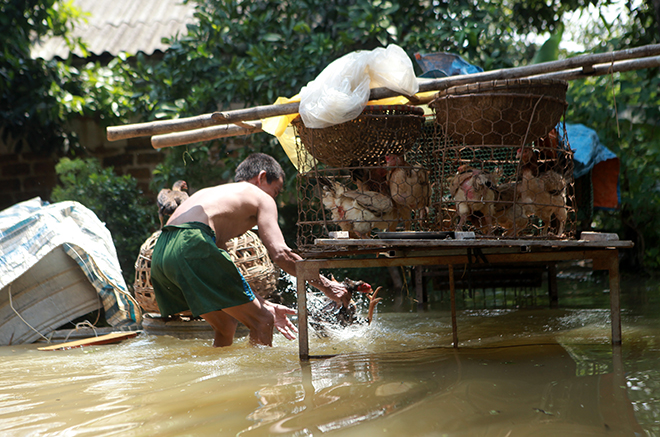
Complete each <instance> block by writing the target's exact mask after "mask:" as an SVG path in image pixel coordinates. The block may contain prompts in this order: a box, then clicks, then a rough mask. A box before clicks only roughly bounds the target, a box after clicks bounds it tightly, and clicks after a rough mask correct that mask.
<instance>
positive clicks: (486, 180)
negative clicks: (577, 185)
mask: <svg viewBox="0 0 660 437" xmlns="http://www.w3.org/2000/svg"><path fill="white" fill-rule="evenodd" d="M442 159H443V160H444V161H445V162H446V163H447V166H446V167H445V168H446V169H449V171H448V172H447V178H446V183H445V184H444V185H443V190H444V193H445V194H444V196H443V197H442V199H441V201H440V202H439V203H440V205H438V204H436V205H435V206H436V208H439V209H442V210H443V211H444V212H445V216H446V215H449V216H450V219H449V223H451V224H453V226H454V228H453V229H454V230H456V231H462V230H472V231H475V232H477V233H478V234H479V235H481V236H485V237H515V238H527V237H540V238H548V237H552V238H565V237H568V236H570V235H571V234H572V233H573V231H574V222H573V220H574V212H575V210H574V208H573V204H574V196H573V192H572V184H573V176H572V174H573V162H572V152H571V151H570V148H569V147H568V144H567V143H566V142H564V141H560V138H559V136H558V134H557V131H556V130H555V129H553V130H552V131H551V132H550V133H549V134H548V135H547V136H546V137H545V138H543V139H538V140H537V141H535V142H533V143H531V144H527V145H524V146H523V147H510V146H489V147H486V146H481V147H477V146H469V147H466V146H460V147H455V148H453V147H445V148H444V149H443V150H442ZM454 168H455V170H454ZM569 221H571V222H570V223H569ZM569 225H570V226H569ZM443 226H444V227H445V228H446V227H447V220H445V221H444V222H443Z"/></svg>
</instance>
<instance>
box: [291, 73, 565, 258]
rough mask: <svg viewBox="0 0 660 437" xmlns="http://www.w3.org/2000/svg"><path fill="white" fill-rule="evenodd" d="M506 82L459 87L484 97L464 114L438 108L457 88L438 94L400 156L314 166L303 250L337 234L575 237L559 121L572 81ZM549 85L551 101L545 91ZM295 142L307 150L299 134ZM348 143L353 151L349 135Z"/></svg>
mask: <svg viewBox="0 0 660 437" xmlns="http://www.w3.org/2000/svg"><path fill="white" fill-rule="evenodd" d="M505 85H507V84H500V83H495V84H492V83H491V84H488V86H485V85H482V86H479V87H474V86H473V87H463V88H464V89H466V90H469V91H470V92H473V91H475V90H481V91H483V92H484V93H485V94H487V95H486V96H485V97H484V99H482V100H483V101H481V102H478V100H472V103H471V104H469V105H467V106H466V107H465V108H464V109H463V113H460V114H459V113H458V112H457V111H458V109H457V108H454V109H453V110H452V111H450V113H446V112H442V111H437V110H436V108H438V107H439V106H442V104H444V103H445V102H444V101H443V100H442V99H443V98H444V97H445V96H450V97H451V98H452V99H453V97H454V96H455V95H456V92H455V91H452V90H451V89H450V90H446V91H445V92H442V93H438V95H437V96H436V99H435V100H434V102H433V103H434V104H431V105H430V107H431V108H433V110H434V113H433V114H432V115H430V116H427V117H426V122H425V123H423V124H422V125H421V127H420V130H419V133H417V134H416V141H415V143H414V144H413V145H412V146H411V147H409V148H407V149H405V150H404V151H402V152H397V151H394V152H392V151H391V150H390V151H387V152H384V153H381V154H379V155H373V156H371V157H370V159H369V160H368V161H367V162H357V163H356V162H353V163H351V164H350V165H332V164H328V163H324V162H317V163H316V165H314V166H313V167H312V169H311V170H310V171H308V172H306V173H303V174H299V175H298V178H297V188H298V223H297V224H298V241H297V244H298V248H299V249H300V250H301V251H303V252H314V251H319V250H321V249H319V248H317V247H316V246H315V243H314V242H315V240H316V239H317V238H328V237H329V236H330V235H331V234H330V233H331V232H332V231H340V230H341V231H347V232H348V233H349V236H350V237H351V238H374V237H378V236H381V235H383V234H382V232H383V231H384V232H387V233H390V232H397V231H413V232H414V231H421V232H440V233H443V234H444V233H446V232H447V231H449V232H451V231H473V232H475V235H476V237H477V238H498V239H499V238H526V239H559V238H561V239H567V238H573V237H574V236H575V227H576V224H575V223H576V218H575V215H576V209H575V194H574V187H573V185H574V181H573V154H572V152H571V149H570V146H569V143H568V138H567V135H566V130H565V127H564V125H563V123H562V121H563V117H564V112H565V108H566V103H565V101H564V100H562V95H563V96H565V91H566V88H567V84H566V83H565V82H563V81H549V82H547V81H546V82H538V81H532V82H530V81H524V80H523V81H521V80H516V81H513V82H512V83H511V84H510V85H511V87H510V88H507V87H506V86H505ZM525 87H527V88H525ZM544 87H547V88H549V89H550V91H548V95H546V94H539V93H543V92H544ZM528 88H529V89H528ZM484 90H487V92H486V91H484ZM493 90H496V92H493ZM562 90H563V91H562ZM481 91H480V92H481ZM512 91H513V92H512ZM532 92H533V93H536V94H531V93H532ZM562 93H563V94H562ZM493 94H497V96H496V97H493V96H492V95H493ZM493 102H494V103H493ZM445 107H446V106H445ZM511 108H514V109H511ZM438 112H440V117H439V116H438ZM466 112H467V113H468V115H465V113H466ZM539 114H540V116H539ZM468 117H471V118H472V120H471V121H470V126H471V127H470V128H469V129H468V128H466V127H465V125H466V123H464V122H461V123H462V127H460V129H462V130H460V132H459V129H458V128H457V126H458V123H457V120H464V121H465V120H466V119H467V118H468ZM448 120H449V122H450V123H453V126H448V124H447V121H448ZM484 120H485V121H484ZM484 126H487V127H486V128H484ZM450 132H451V134H450ZM457 132H458V133H457ZM297 140H298V141H299V144H300V146H304V143H305V140H306V139H305V138H304V137H303V136H300V135H298V138H297ZM466 140H467V141H469V142H470V143H468V142H466ZM343 142H344V143H346V144H351V142H352V138H351V137H350V136H345V137H344V138H343ZM308 149H309V148H305V149H303V148H302V147H299V150H308Z"/></svg>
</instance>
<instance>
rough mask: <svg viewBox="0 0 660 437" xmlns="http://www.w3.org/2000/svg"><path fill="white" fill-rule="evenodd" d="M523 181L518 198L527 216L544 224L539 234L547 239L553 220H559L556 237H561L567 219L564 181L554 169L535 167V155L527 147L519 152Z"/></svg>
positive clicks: (536, 155) (536, 160)
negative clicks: (553, 218)
mask: <svg viewBox="0 0 660 437" xmlns="http://www.w3.org/2000/svg"><path fill="white" fill-rule="evenodd" d="M517 156H518V158H519V159H520V162H521V164H522V167H521V173H522V180H521V181H520V184H519V187H518V196H519V200H520V203H521V204H522V205H523V209H524V212H525V214H526V215H527V216H529V217H531V216H536V217H538V218H539V219H541V221H542V222H543V227H542V229H541V235H542V236H547V235H548V230H549V228H550V223H551V220H552V217H553V216H554V217H555V218H556V219H557V221H558V223H559V224H558V226H557V234H556V235H557V236H558V237H561V236H562V235H563V234H564V228H565V225H566V219H567V218H568V213H567V211H566V185H567V184H566V179H565V178H564V176H562V175H561V174H559V173H558V172H556V171H554V170H542V169H541V168H539V165H538V152H536V151H534V150H533V149H531V148H529V147H526V148H524V149H519V150H518V154H517Z"/></svg>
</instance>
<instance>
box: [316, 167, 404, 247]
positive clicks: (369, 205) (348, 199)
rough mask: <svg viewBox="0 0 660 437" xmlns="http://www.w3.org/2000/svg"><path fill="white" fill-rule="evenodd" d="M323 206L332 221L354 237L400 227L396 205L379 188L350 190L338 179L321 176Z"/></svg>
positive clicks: (366, 235)
mask: <svg viewBox="0 0 660 437" xmlns="http://www.w3.org/2000/svg"><path fill="white" fill-rule="evenodd" d="M320 181H321V184H322V185H323V198H322V201H323V205H324V206H325V207H326V208H327V209H328V210H329V211H330V213H331V214H332V220H333V221H335V222H336V223H337V225H338V226H339V227H340V228H341V230H343V231H348V232H349V235H351V237H357V238H368V236H369V234H370V233H371V231H372V230H373V229H388V230H392V229H393V227H394V228H395V227H396V224H397V223H396V220H395V211H394V204H393V203H392V199H390V198H389V197H388V196H386V195H384V194H382V193H378V192H375V191H357V190H348V189H347V188H346V187H345V186H344V185H342V184H341V183H339V182H337V181H329V180H327V179H320Z"/></svg>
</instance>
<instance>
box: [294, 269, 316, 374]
mask: <svg viewBox="0 0 660 437" xmlns="http://www.w3.org/2000/svg"><path fill="white" fill-rule="evenodd" d="M312 271H315V272H316V274H317V276H318V268H314V267H311V268H310V267H308V266H307V265H305V261H304V260H303V261H298V262H296V282H297V291H298V355H299V356H300V360H301V361H308V360H309V338H308V336H309V334H308V332H309V331H308V329H307V328H308V325H307V288H306V284H307V280H308V279H310V278H312V273H313V272H312Z"/></svg>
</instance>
